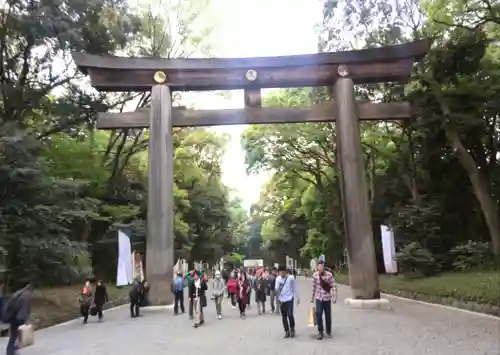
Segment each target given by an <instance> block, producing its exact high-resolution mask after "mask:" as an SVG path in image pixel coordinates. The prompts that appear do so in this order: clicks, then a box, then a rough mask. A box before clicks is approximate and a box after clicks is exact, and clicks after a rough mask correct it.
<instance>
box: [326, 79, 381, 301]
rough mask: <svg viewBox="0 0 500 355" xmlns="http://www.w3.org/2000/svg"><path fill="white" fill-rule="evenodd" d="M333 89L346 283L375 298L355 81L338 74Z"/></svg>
mask: <svg viewBox="0 0 500 355" xmlns="http://www.w3.org/2000/svg"><path fill="white" fill-rule="evenodd" d="M334 89H335V97H336V99H337V102H338V105H337V121H336V133H337V134H336V137H337V149H338V156H339V161H340V168H341V170H340V175H341V192H342V200H343V205H344V208H343V213H344V224H345V233H346V235H347V238H346V241H347V249H348V251H349V283H350V286H351V290H352V293H353V298H355V299H377V298H380V290H379V283H378V273H377V264H376V260H375V246H374V241H373V230H372V219H371V211H370V206H369V202H368V186H367V183H366V176H365V169H364V162H363V152H362V148H361V135H360V129H359V124H358V122H357V121H358V119H357V117H356V116H357V112H356V111H357V110H356V103H355V101H354V95H355V94H354V83H353V81H352V80H351V79H350V78H341V79H339V80H338V82H337V83H336V84H335V88H334Z"/></svg>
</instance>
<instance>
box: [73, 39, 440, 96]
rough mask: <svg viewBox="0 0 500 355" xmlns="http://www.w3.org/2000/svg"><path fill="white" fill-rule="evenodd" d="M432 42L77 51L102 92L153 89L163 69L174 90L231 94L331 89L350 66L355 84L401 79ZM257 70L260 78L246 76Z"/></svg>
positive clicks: (81, 66) (80, 63) (82, 67)
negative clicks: (268, 53)
mask: <svg viewBox="0 0 500 355" xmlns="http://www.w3.org/2000/svg"><path fill="white" fill-rule="evenodd" d="M429 45H430V42H429V41H428V40H421V41H416V42H411V43H406V44H401V45H396V46H388V47H381V48H371V49H364V50H360V51H346V52H335V53H317V54H307V55H294V56H282V57H260V58H208V59H193V58H191V59H158V58H124V57H113V56H96V55H90V54H85V53H73V58H74V60H75V63H76V65H77V66H78V68H79V69H80V70H81V71H82V72H83V73H85V74H89V75H90V77H91V81H92V85H93V86H94V87H95V88H97V89H98V90H101V91H149V90H150V89H151V87H152V86H153V85H154V84H155V82H154V80H153V76H154V73H155V72H156V71H164V72H165V73H166V75H167V83H168V85H169V87H170V88H171V90H229V89H244V88H254V89H255V88H286V87H303V86H328V85H333V84H334V83H335V81H336V80H337V78H338V74H337V68H338V66H339V65H341V64H347V65H349V77H350V78H352V79H353V80H354V82H355V83H373V82H382V81H399V80H404V79H405V78H407V77H408V76H409V75H410V73H411V70H412V67H413V63H414V62H415V61H416V60H419V59H420V58H421V57H422V56H423V55H425V53H426V52H427V50H428V48H429ZM248 70H255V71H256V72H257V74H258V75H257V78H256V79H255V80H253V81H250V80H248V79H247V78H246V77H245V74H246V73H247V71H248Z"/></svg>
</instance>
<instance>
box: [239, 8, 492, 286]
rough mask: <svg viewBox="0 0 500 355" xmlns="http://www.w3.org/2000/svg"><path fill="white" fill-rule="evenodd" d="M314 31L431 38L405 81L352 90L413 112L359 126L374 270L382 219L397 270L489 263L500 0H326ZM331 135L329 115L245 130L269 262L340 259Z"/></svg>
mask: <svg viewBox="0 0 500 355" xmlns="http://www.w3.org/2000/svg"><path fill="white" fill-rule="evenodd" d="M318 33H319V50H320V51H339V50H352V49H361V48H370V47H378V46H384V45H391V44H398V43H405V42H409V41H413V40H418V39H422V38H430V39H432V40H433V44H432V47H431V50H430V52H429V54H428V55H427V56H426V57H425V58H424V59H423V60H422V61H421V62H420V63H418V64H417V65H415V68H414V72H413V75H412V77H411V78H410V81H409V82H408V83H407V84H405V85H401V84H394V83H393V84H383V85H359V86H357V94H358V97H359V99H360V100H365V101H371V102H394V101H408V102H410V103H411V105H412V110H413V119H411V120H404V121H398V122H363V123H361V128H362V147H363V151H364V161H365V169H366V179H367V181H368V186H369V202H370V205H371V211H372V218H373V230H374V233H375V240H376V248H377V251H378V260H379V267H380V271H382V270H383V263H382V255H381V242H380V225H389V226H391V227H392V228H393V230H394V231H395V241H396V246H397V251H398V259H399V265H400V267H401V269H402V270H403V271H405V272H412V273H415V274H420V275H424V276H429V275H433V274H437V273H440V272H441V271H447V270H467V269H472V270H477V269H488V268H490V269H492V268H494V265H495V254H496V255H497V256H498V255H500V209H499V203H500V152H499V143H500V135H499V133H500V117H499V112H500V46H499V44H500V3H499V2H498V1H496V2H495V1H489V0H477V1H476V0H472V1H463V0H451V1H442V0H429V1H424V2H421V1H417V0H409V1H395V2H394V1H389V0H352V1H349V2H347V3H344V2H340V1H336V0H328V1H325V3H324V8H323V22H322V23H321V24H320V25H319V27H318ZM330 99H332V93H331V90H329V89H328V88H325V89H309V88H305V89H287V90H279V91H275V92H272V93H271V94H269V95H268V96H267V97H265V99H264V100H263V101H264V103H263V104H264V105H266V106H271V107H282V106H305V105H308V104H310V103H315V102H321V101H324V100H330ZM335 134H336V131H335V124H334V123H323V124H300V125H262V126H251V127H249V128H248V129H247V130H246V131H245V133H244V135H243V137H242V144H243V146H244V148H245V150H246V163H247V166H248V170H249V172H250V173H257V172H261V171H273V172H274V175H273V177H272V179H271V180H270V181H269V182H268V184H267V185H266V186H265V189H264V191H263V193H262V195H261V196H262V197H261V199H260V201H259V203H258V204H256V205H255V206H253V209H252V220H253V221H254V222H255V223H260V225H261V233H260V238H261V240H262V243H263V245H264V248H263V250H265V251H266V256H267V257H268V258H270V259H279V260H281V259H282V258H283V254H285V253H286V254H287V255H290V256H292V257H294V258H299V259H300V260H301V261H302V264H303V265H308V264H309V263H308V260H309V259H310V258H316V257H318V256H319V255H321V254H323V253H324V254H325V255H326V256H327V259H328V260H329V262H330V263H331V264H336V265H337V266H339V267H342V266H343V265H344V263H345V260H346V256H345V254H344V250H345V248H346V244H345V239H344V231H343V227H344V226H343V221H342V202H341V197H340V190H339V169H338V165H337V155H336V140H335ZM485 287H486V286H485Z"/></svg>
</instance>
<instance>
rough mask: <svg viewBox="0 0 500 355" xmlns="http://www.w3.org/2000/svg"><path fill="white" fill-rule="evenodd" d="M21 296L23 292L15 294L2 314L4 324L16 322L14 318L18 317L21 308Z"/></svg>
mask: <svg viewBox="0 0 500 355" xmlns="http://www.w3.org/2000/svg"><path fill="white" fill-rule="evenodd" d="M21 294H22V292H18V293H17V294H14V295H13V296H12V297H11V298H10V300H9V301H8V302H7V304H6V305H5V308H4V310H3V313H2V322H4V323H10V322H11V321H13V320H14V317H15V316H16V313H17V311H18V308H19V307H18V302H17V300H18V299H19V297H21Z"/></svg>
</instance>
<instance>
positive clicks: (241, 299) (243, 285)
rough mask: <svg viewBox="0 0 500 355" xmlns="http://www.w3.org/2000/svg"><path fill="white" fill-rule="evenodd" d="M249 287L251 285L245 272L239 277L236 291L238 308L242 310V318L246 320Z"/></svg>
mask: <svg viewBox="0 0 500 355" xmlns="http://www.w3.org/2000/svg"><path fill="white" fill-rule="evenodd" d="M249 287H250V283H249V282H248V278H247V274H246V273H245V272H241V273H240V274H239V275H238V280H237V289H236V299H237V300H238V308H239V309H240V317H241V318H245V311H246V308H247V297H248V291H249Z"/></svg>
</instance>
